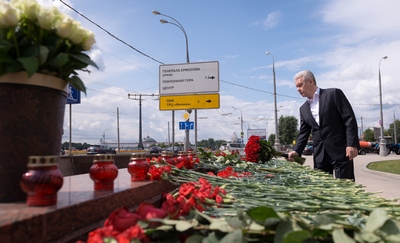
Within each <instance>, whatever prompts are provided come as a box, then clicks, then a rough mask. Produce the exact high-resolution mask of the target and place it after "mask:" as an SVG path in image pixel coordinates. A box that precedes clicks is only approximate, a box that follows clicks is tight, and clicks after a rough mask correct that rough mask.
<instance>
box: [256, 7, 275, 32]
mask: <svg viewBox="0 0 400 243" xmlns="http://www.w3.org/2000/svg"><path fill="white" fill-rule="evenodd" d="M280 21H281V12H279V11H275V12H272V13H270V14H268V16H267V18H266V19H264V20H262V21H255V22H253V23H251V24H250V26H258V25H261V26H262V27H263V28H264V30H270V29H273V28H275V27H276V26H278V24H279V22H280Z"/></svg>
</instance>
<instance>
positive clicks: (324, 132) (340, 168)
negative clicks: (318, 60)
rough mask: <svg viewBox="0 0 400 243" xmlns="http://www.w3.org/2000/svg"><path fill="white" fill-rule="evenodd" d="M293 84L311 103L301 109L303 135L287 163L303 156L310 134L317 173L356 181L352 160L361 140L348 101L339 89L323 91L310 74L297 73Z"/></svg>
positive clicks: (301, 130) (300, 136)
mask: <svg viewBox="0 0 400 243" xmlns="http://www.w3.org/2000/svg"><path fill="white" fill-rule="evenodd" d="M294 80H295V83H296V87H297V91H298V92H299V93H300V94H301V95H302V96H303V97H307V98H308V99H307V101H306V102H305V103H304V104H303V105H302V106H301V107H300V132H299V135H298V137H297V142H296V145H295V146H294V148H293V151H291V152H290V153H289V156H288V160H293V159H292V156H293V155H299V156H301V154H302V152H303V149H304V147H305V146H306V144H307V141H308V138H309V136H310V133H311V134H312V140H313V147H314V151H313V154H314V155H313V156H314V169H320V170H322V171H325V172H328V173H330V174H333V172H335V173H334V175H335V178H342V179H351V180H353V181H354V180H355V176H354V165H353V158H355V157H356V156H357V155H358V148H359V140H358V126H357V120H356V117H355V115H354V112H353V109H352V108H351V105H350V103H349V101H348V100H347V98H346V96H345V95H344V94H343V92H342V91H341V90H340V89H335V88H331V89H320V88H319V87H318V86H317V83H316V80H315V77H314V74H313V73H312V72H311V71H308V70H304V71H301V72H299V73H297V74H296V75H295V76H294Z"/></svg>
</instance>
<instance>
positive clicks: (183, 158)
mask: <svg viewBox="0 0 400 243" xmlns="http://www.w3.org/2000/svg"><path fill="white" fill-rule="evenodd" d="M176 160H177V162H178V163H181V162H184V163H188V162H189V161H190V159H189V155H188V152H186V151H181V152H179V153H178V157H177V158H176Z"/></svg>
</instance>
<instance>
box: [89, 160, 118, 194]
mask: <svg viewBox="0 0 400 243" xmlns="http://www.w3.org/2000/svg"><path fill="white" fill-rule="evenodd" d="M89 175H90V179H92V180H93V181H94V190H95V191H108V190H114V180H115V178H117V176H118V167H117V166H116V165H115V163H114V159H113V156H112V155H111V154H96V155H95V156H94V159H93V165H92V166H91V167H90V169H89Z"/></svg>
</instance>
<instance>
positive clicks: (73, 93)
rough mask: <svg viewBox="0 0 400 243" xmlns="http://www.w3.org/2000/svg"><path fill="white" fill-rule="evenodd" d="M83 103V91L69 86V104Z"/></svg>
mask: <svg viewBox="0 0 400 243" xmlns="http://www.w3.org/2000/svg"><path fill="white" fill-rule="evenodd" d="M80 103H81V91H79V90H77V89H75V88H74V87H72V85H70V84H68V95H67V104H80Z"/></svg>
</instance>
